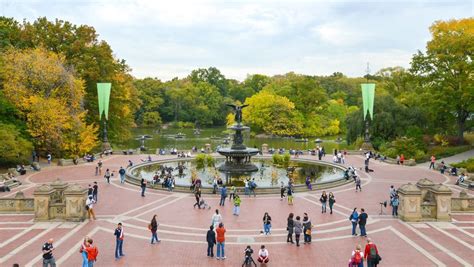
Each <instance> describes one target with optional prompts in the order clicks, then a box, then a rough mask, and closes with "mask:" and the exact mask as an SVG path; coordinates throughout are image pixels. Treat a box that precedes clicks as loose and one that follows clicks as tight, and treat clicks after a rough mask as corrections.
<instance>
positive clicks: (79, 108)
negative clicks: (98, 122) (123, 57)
mask: <svg viewBox="0 0 474 267" xmlns="http://www.w3.org/2000/svg"><path fill="white" fill-rule="evenodd" d="M3 63H4V65H3V68H2V70H1V71H0V76H1V77H2V80H3V93H4V94H5V97H6V98H7V99H8V100H9V101H10V103H12V104H13V105H14V106H15V107H16V108H17V109H18V110H19V112H20V114H21V115H22V116H23V118H24V119H25V120H26V125H27V129H28V132H29V134H30V135H31V136H32V138H33V141H34V144H35V146H36V148H37V149H38V150H40V151H43V152H44V151H51V152H55V153H57V154H59V155H62V154H65V155H70V156H77V155H79V154H81V153H84V152H88V151H90V150H91V149H92V148H93V147H94V146H95V145H96V140H97V137H96V134H97V129H96V127H95V126H93V125H87V124H86V123H85V120H84V117H85V115H86V111H85V110H84V107H83V99H84V84H83V81H82V80H81V79H78V78H76V77H75V76H74V74H73V71H72V70H71V69H69V68H67V67H66V66H65V59H64V57H62V56H60V55H58V54H56V53H54V52H51V51H47V50H46V49H43V48H35V49H26V50H18V49H13V48H12V49H9V50H7V51H6V52H5V53H4V55H3ZM78 137H80V138H78Z"/></svg>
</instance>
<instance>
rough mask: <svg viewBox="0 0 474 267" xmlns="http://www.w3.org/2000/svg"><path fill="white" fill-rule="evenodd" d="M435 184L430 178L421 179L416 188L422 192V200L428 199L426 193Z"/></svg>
mask: <svg viewBox="0 0 474 267" xmlns="http://www.w3.org/2000/svg"><path fill="white" fill-rule="evenodd" d="M434 185H435V184H434V183H433V182H432V181H431V180H430V179H428V178H423V179H420V180H419V181H418V182H417V183H416V186H417V187H418V188H419V189H420V191H421V199H422V200H423V199H427V197H426V193H427V192H428V190H430V189H431V187H433V186H434Z"/></svg>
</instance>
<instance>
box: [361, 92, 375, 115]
mask: <svg viewBox="0 0 474 267" xmlns="http://www.w3.org/2000/svg"><path fill="white" fill-rule="evenodd" d="M360 86H361V88H362V103H363V106H364V120H365V117H366V116H367V111H369V114H370V118H371V119H374V98H375V83H363V84H361V85H360Z"/></svg>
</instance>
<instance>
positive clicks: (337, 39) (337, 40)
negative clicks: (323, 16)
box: [311, 22, 369, 46]
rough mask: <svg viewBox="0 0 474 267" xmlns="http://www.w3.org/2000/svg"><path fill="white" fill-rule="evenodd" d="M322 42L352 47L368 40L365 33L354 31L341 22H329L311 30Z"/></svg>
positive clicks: (367, 35)
mask: <svg viewBox="0 0 474 267" xmlns="http://www.w3.org/2000/svg"><path fill="white" fill-rule="evenodd" d="M311 32H312V33H313V34H314V35H315V36H316V37H317V38H318V39H319V40H321V41H322V42H325V43H328V44H330V45H336V46H353V45H357V44H360V43H361V42H362V41H364V40H367V39H368V38H369V34H368V33H367V32H364V31H361V30H356V29H354V28H351V27H350V26H349V25H347V24H345V23H342V22H329V23H324V24H321V25H318V26H315V27H313V28H311Z"/></svg>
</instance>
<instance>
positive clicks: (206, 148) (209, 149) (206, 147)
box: [204, 144, 212, 153]
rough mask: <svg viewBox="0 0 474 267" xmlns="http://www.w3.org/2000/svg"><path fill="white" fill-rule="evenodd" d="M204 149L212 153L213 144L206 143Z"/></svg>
mask: <svg viewBox="0 0 474 267" xmlns="http://www.w3.org/2000/svg"><path fill="white" fill-rule="evenodd" d="M204 150H205V151H206V153H211V152H212V150H211V144H205V145H204Z"/></svg>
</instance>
